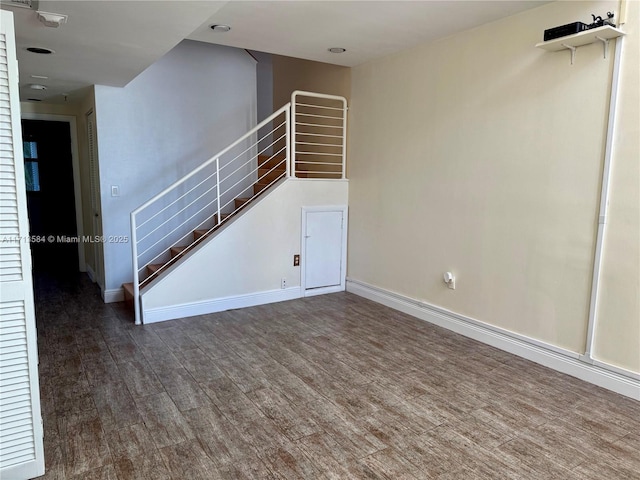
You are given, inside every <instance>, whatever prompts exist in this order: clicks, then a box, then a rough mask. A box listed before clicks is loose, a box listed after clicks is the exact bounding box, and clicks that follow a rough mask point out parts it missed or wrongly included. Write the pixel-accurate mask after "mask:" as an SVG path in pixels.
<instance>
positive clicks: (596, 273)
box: [583, 37, 623, 361]
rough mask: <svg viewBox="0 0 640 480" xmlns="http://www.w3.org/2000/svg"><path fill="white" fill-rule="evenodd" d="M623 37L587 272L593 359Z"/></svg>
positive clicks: (618, 50)
mask: <svg viewBox="0 0 640 480" xmlns="http://www.w3.org/2000/svg"><path fill="white" fill-rule="evenodd" d="M622 45H623V37H620V38H618V39H616V49H615V55H614V59H613V75H612V78H611V91H610V97H609V113H608V117H607V136H606V142H605V149H604V164H603V167H602V183H601V187H600V209H599V217H598V218H599V220H598V230H597V232H596V246H595V252H594V257H593V270H592V274H591V297H590V301H589V323H588V324H587V344H586V347H585V352H584V355H583V359H584V360H585V361H589V360H592V359H593V350H594V347H595V340H596V329H597V328H598V310H599V304H598V300H599V293H600V269H601V267H602V253H603V250H604V242H605V234H606V226H607V212H608V207H609V184H610V176H611V164H612V162H613V148H614V138H615V132H616V130H615V128H616V107H617V104H618V83H619V77H620V61H621V58H622Z"/></svg>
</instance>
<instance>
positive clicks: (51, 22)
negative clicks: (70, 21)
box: [36, 10, 68, 28]
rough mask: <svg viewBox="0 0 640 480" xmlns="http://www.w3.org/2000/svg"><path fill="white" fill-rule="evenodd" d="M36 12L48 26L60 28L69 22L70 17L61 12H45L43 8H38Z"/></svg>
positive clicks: (39, 18)
mask: <svg viewBox="0 0 640 480" xmlns="http://www.w3.org/2000/svg"><path fill="white" fill-rule="evenodd" d="M36 13H37V14H38V20H40V22H41V23H42V24H44V25H45V26H46V27H53V28H58V27H59V26H60V25H62V24H63V23H67V18H68V17H67V16H66V15H62V14H61V13H51V12H43V11H42V10H38V11H37V12H36Z"/></svg>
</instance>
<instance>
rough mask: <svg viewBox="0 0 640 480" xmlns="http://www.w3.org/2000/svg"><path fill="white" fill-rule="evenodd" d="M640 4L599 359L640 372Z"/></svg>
mask: <svg viewBox="0 0 640 480" xmlns="http://www.w3.org/2000/svg"><path fill="white" fill-rule="evenodd" d="M639 28H640V2H637V1H632V2H628V23H627V24H626V25H625V27H624V29H625V31H626V32H627V36H626V37H625V39H624V44H623V56H622V71H621V75H620V86H619V88H620V100H619V102H618V109H617V118H616V121H617V127H618V130H617V133H616V136H615V143H614V150H613V153H614V157H613V166H612V172H611V187H610V197H609V198H610V203H609V218H608V223H607V230H606V233H605V243H604V251H603V264H602V276H601V288H600V296H599V300H600V305H599V306H600V308H599V310H598V323H597V328H596V337H595V344H594V355H595V357H596V358H598V359H600V360H602V361H604V362H607V363H612V364H614V365H617V366H621V367H626V368H630V369H631V370H633V371H636V372H638V371H640V211H639V210H640V120H639V119H640V67H639V66H638V63H639V62H638V59H640V48H639V47H640V30H639Z"/></svg>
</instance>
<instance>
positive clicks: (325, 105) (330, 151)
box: [291, 90, 347, 179]
mask: <svg viewBox="0 0 640 480" xmlns="http://www.w3.org/2000/svg"><path fill="white" fill-rule="evenodd" d="M291 119H292V125H293V132H294V133H293V135H292V146H291V150H292V158H293V159H295V160H294V162H293V166H292V172H291V176H292V177H299V178H333V179H339V178H346V174H347V170H346V166H347V163H346V160H347V99H346V98H344V97H340V96H337V95H325V94H322V93H314V92H305V91H301V90H296V91H295V92H293V93H292V94H291Z"/></svg>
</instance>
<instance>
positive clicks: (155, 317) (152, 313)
mask: <svg viewBox="0 0 640 480" xmlns="http://www.w3.org/2000/svg"><path fill="white" fill-rule="evenodd" d="M301 293H302V292H301V290H300V287H289V288H284V289H278V290H268V291H265V292H258V293H250V294H247V295H238V296H235V297H224V298H215V299H212V300H204V301H201V302H195V303H186V304H182V305H172V306H170V307H159V308H150V309H145V308H144V295H143V296H142V308H143V312H144V313H143V318H144V320H143V323H145V324H146V323H156V322H164V321H166V320H175V319H176V318H184V317H193V316H194V315H206V314H208V313H216V312H223V311H225V310H233V309H235V308H245V307H255V306H256V305H264V304H267V303H275V302H284V301H286V300H294V299H296V298H300V297H301V296H302V295H301Z"/></svg>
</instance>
